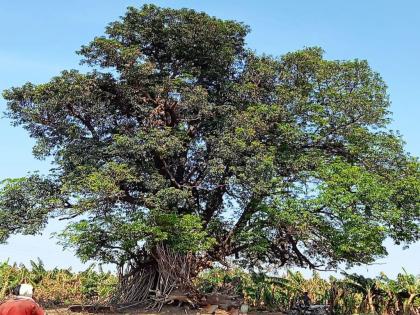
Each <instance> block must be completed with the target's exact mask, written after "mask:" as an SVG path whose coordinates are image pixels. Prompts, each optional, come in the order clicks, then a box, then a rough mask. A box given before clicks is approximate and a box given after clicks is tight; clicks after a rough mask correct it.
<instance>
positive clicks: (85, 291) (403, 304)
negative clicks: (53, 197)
mask: <svg viewBox="0 0 420 315" xmlns="http://www.w3.org/2000/svg"><path fill="white" fill-rule="evenodd" d="M21 282H28V283H32V284H33V285H34V286H35V288H36V290H35V296H36V299H37V300H38V301H39V302H40V303H41V304H42V305H43V306H45V307H54V306H60V305H68V304H79V303H93V302H105V301H106V300H107V298H108V297H109V296H110V295H111V293H112V290H113V289H114V288H115V287H116V284H117V277H116V276H115V275H114V274H112V273H110V272H103V271H102V270H101V269H100V268H99V270H96V268H94V266H93V265H92V266H91V267H89V268H88V269H87V270H85V271H83V272H73V271H72V270H71V269H58V268H55V269H53V270H46V268H45V267H44V264H43V263H42V261H40V260H38V261H36V262H35V261H31V263H30V266H25V265H22V264H21V265H16V264H13V265H11V264H9V263H8V262H7V261H6V262H3V263H1V264H0V285H1V287H0V299H2V300H3V299H5V298H6V297H7V296H8V294H9V292H10V289H11V288H13V287H14V286H15V285H17V284H19V283H21ZM196 285H197V286H198V288H199V289H200V291H201V292H203V293H215V292H218V293H222V294H229V295H239V296H242V297H244V298H245V300H246V301H247V302H248V304H250V305H251V306H252V307H253V308H255V309H265V310H287V309H289V308H290V307H292V306H293V304H294V303H295V302H296V301H297V300H298V299H299V297H300V296H301V295H302V293H303V292H305V291H307V292H309V296H310V298H311V300H312V302H313V303H316V304H330V305H332V308H333V310H334V314H343V315H345V314H390V315H391V314H392V315H393V314H410V315H411V314H419V313H418V312H419V309H420V277H419V276H414V275H411V274H408V273H406V272H405V271H403V272H402V273H400V274H399V275H398V277H397V278H396V279H389V278H388V277H387V276H386V275H384V274H381V275H380V276H378V277H376V278H365V277H363V276H360V275H355V274H353V275H349V274H348V275H345V276H344V277H343V278H342V279H337V278H334V277H330V278H329V279H328V280H326V279H322V278H321V277H320V275H319V274H318V273H314V274H313V276H312V277H311V278H309V279H305V278H304V277H303V276H302V274H301V273H299V272H292V271H287V272H286V273H285V274H284V275H283V276H281V277H270V276H267V275H264V274H257V273H246V272H243V271H241V270H240V269H232V270H229V271H226V270H222V269H217V268H216V269H212V270H209V271H206V272H203V273H202V274H201V276H200V277H199V278H198V279H197V280H196Z"/></svg>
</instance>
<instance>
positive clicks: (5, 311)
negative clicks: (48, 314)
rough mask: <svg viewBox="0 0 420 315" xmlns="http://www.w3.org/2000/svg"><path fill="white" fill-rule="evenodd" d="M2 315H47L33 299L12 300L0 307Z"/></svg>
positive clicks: (0, 314)
mask: <svg viewBox="0 0 420 315" xmlns="http://www.w3.org/2000/svg"><path fill="white" fill-rule="evenodd" d="M0 315H45V312H44V310H43V309H42V308H41V307H40V306H39V305H38V304H36V303H35V301H34V300H32V299H12V300H8V301H6V302H4V303H3V304H1V305H0Z"/></svg>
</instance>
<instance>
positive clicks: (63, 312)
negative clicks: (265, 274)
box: [46, 307, 284, 315]
mask: <svg viewBox="0 0 420 315" xmlns="http://www.w3.org/2000/svg"><path fill="white" fill-rule="evenodd" d="M46 313H47V315H87V314H89V313H74V312H69V311H68V310H67V308H55V309H47V310H46ZM117 314H118V315H121V314H130V315H162V314H171V315H196V314H197V310H184V309H183V308H178V307H166V308H164V309H162V311H161V312H160V313H157V312H152V311H145V310H142V309H135V310H130V311H127V312H122V313H117ZM216 314H219V313H216ZM222 314H226V313H220V315H222ZM248 314H249V315H258V314H264V315H284V313H269V312H250V313H248ZM107 315H114V314H113V313H107Z"/></svg>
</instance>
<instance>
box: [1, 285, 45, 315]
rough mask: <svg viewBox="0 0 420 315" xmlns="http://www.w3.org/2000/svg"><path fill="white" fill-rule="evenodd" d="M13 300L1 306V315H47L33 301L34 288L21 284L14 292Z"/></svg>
mask: <svg viewBox="0 0 420 315" xmlns="http://www.w3.org/2000/svg"><path fill="white" fill-rule="evenodd" d="M13 294H14V295H15V297H14V298H11V299H9V300H7V301H6V302H4V303H3V304H1V305H0V315H45V311H44V310H43V309H42V307H41V306H39V305H38V304H37V303H36V302H35V301H34V300H33V299H32V295H33V287H32V286H31V285H30V284H26V283H25V284H21V285H19V286H17V287H16V288H15V290H14V292H13Z"/></svg>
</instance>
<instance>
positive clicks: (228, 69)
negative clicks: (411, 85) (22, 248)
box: [0, 5, 420, 268]
mask: <svg viewBox="0 0 420 315" xmlns="http://www.w3.org/2000/svg"><path fill="white" fill-rule="evenodd" d="M248 31H249V30H248V28H247V27H246V26H245V25H243V24H241V23H237V22H235V21H225V20H220V19H217V18H214V17H210V16H208V15H206V14H204V13H198V12H195V11H193V10H187V9H182V10H173V9H162V8H158V7H156V6H153V5H146V6H143V7H142V8H141V9H136V8H129V9H128V11H127V13H126V15H125V16H123V17H122V18H121V19H120V20H119V21H116V22H113V23H111V24H109V26H108V27H107V29H106V35H105V36H103V37H97V38H95V39H94V40H93V41H92V42H91V43H89V44H88V45H86V46H83V47H82V48H81V50H80V51H79V54H80V55H81V56H82V58H83V59H82V60H83V62H84V63H86V64H88V65H90V66H92V69H93V70H92V72H90V73H86V74H84V73H80V72H78V71H76V70H71V71H63V72H62V73H61V74H60V75H59V76H57V77H54V78H52V79H51V81H50V82H48V83H45V84H39V85H34V84H31V83H27V84H25V85H23V86H22V87H16V88H11V89H9V90H7V91H5V92H4V98H5V99H6V100H7V101H8V110H7V115H8V117H9V118H10V119H11V120H12V121H13V123H14V124H15V125H17V126H23V127H24V128H25V129H26V130H28V132H29V134H30V136H31V137H32V138H34V139H35V140H36V145H35V147H34V150H33V152H34V155H35V156H36V157H37V158H40V159H42V158H45V157H49V156H51V157H53V159H54V168H53V169H51V171H50V173H49V174H47V175H39V174H37V173H35V174H33V175H30V176H28V177H25V178H20V179H10V180H6V181H4V182H3V184H2V187H1V192H0V238H1V240H2V241H6V239H7V238H8V237H9V236H10V235H11V234H13V233H24V234H33V233H37V232H39V231H41V230H42V228H43V227H44V226H45V224H46V223H47V222H48V220H49V219H50V218H52V217H59V218H61V219H69V225H68V227H67V228H66V229H65V230H64V231H63V232H62V234H61V241H62V243H63V244H64V245H65V246H70V247H73V248H74V249H75V251H76V253H77V255H78V256H79V257H81V258H82V259H85V260H87V259H96V260H100V261H103V262H113V263H117V264H123V263H125V262H127V261H131V262H134V263H137V264H142V263H144V262H147V260H148V259H149V258H150V253H151V251H152V250H153V246H154V245H155V244H156V243H160V242H163V243H165V244H167V245H168V246H171V247H172V248H173V249H175V250H177V251H181V252H187V251H190V252H193V253H195V254H196V256H197V257H200V259H202V261H206V262H221V263H225V262H226V261H227V260H230V261H231V260H233V259H234V260H235V262H236V263H238V264H242V265H244V266H248V267H259V266H267V265H275V266H282V265H286V264H287V265H301V266H309V267H313V268H314V267H321V266H328V267H334V266H336V265H337V264H339V263H343V262H345V263H348V264H350V265H351V264H357V263H370V262H372V261H374V260H375V259H376V258H378V257H380V256H383V255H385V254H386V249H385V247H384V246H383V241H384V240H385V239H386V238H387V237H391V238H392V239H394V240H395V242H396V243H401V242H403V243H406V244H409V243H412V242H415V241H417V240H418V238H419V225H418V223H419V217H420V215H419V212H420V206H419V205H420V167H419V162H418V160H417V159H416V158H413V157H410V156H409V155H408V154H407V153H405V152H404V149H403V141H402V140H401V138H400V136H399V135H398V134H396V133H394V132H392V131H390V130H389V129H388V123H389V120H390V117H389V105H390V104H389V99H388V95H387V92H386V85H385V83H384V82H383V81H382V79H381V78H380V76H379V75H378V74H377V73H375V72H374V71H372V70H371V69H370V67H369V65H368V64H367V62H366V61H361V60H350V61H329V60H325V59H324V58H323V52H322V50H321V49H319V48H306V49H303V50H300V51H296V52H292V53H288V54H286V55H284V56H282V57H280V58H277V57H270V56H265V55H258V54H256V53H255V52H253V51H251V50H248V49H247V48H246V47H245V36H246V35H247V33H248Z"/></svg>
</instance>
